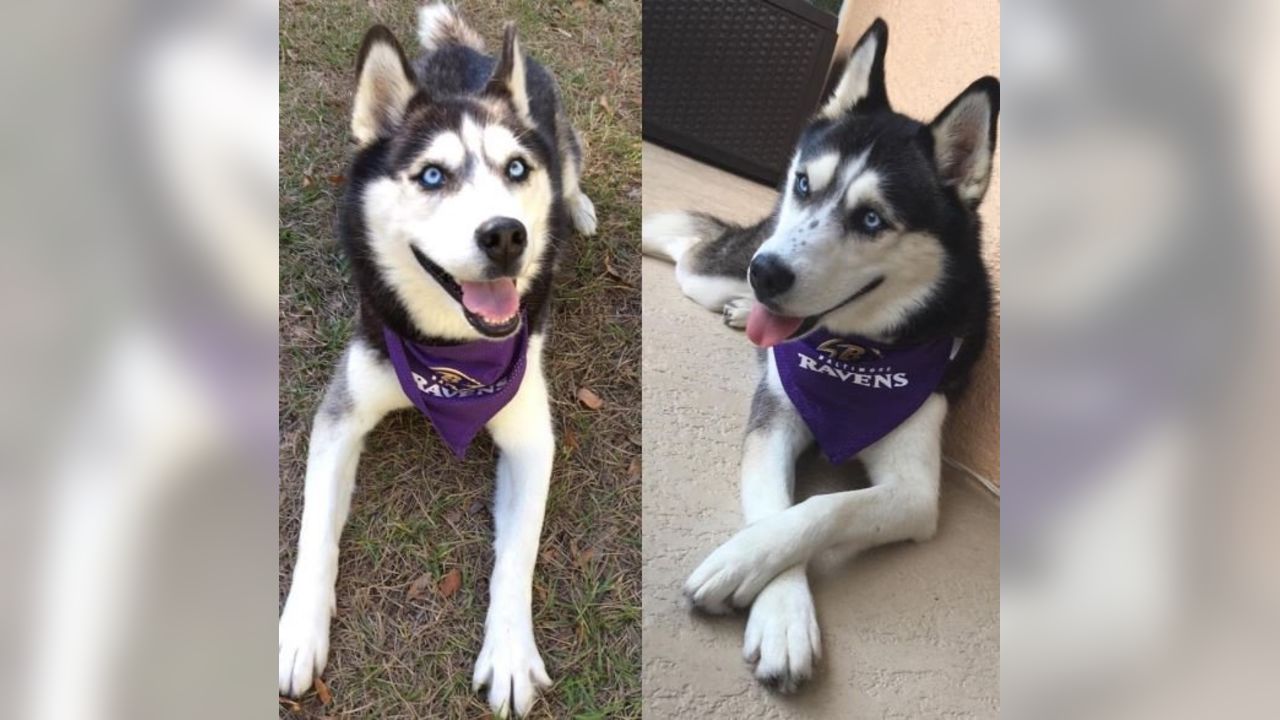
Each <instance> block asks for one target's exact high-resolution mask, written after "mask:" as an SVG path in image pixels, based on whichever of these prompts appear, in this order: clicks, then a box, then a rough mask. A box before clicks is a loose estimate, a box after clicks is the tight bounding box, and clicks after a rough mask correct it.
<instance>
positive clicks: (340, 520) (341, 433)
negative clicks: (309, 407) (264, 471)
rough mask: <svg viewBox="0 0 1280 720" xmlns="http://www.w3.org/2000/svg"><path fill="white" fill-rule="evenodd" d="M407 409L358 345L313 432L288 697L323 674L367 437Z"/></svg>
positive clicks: (284, 663) (282, 668)
mask: <svg viewBox="0 0 1280 720" xmlns="http://www.w3.org/2000/svg"><path fill="white" fill-rule="evenodd" d="M408 404H409V399H408V398H407V397H405V394H404V393H403V392H402V391H401V389H400V385H399V383H398V382H397V381H396V377H395V372H394V371H393V370H392V369H391V365H390V364H389V363H387V362H386V360H385V359H383V358H380V357H378V356H376V355H375V354H374V353H373V351H371V350H370V349H369V347H368V346H367V345H365V344H364V343H363V342H362V341H359V340H357V341H355V342H353V343H352V344H351V345H350V346H349V347H348V348H347V351H346V352H345V353H344V354H343V356H342V360H341V361H339V363H338V367H337V368H336V369H335V370H334V374H333V379H332V380H331V381H330V383H329V387H328V389H327V390H326V391H325V396H324V400H323V401H322V402H321V403H320V408H319V409H318V410H317V411H316V416H315V420H314V421H313V423H312V427H311V441H310V446H309V448H308V454H307V477H306V486H305V488H304V490H303V509H302V529H301V530H300V532H299V533H298V557H297V561H296V562H295V563H294V567H293V584H292V585H291V586H290V588H289V597H288V599H287V600H286V601H285V604H284V612H283V613H281V615H280V634H279V638H278V640H279V665H278V673H279V689H280V694H282V695H292V696H294V697H298V696H300V695H302V693H304V692H306V691H307V690H308V689H309V688H310V687H311V684H312V682H313V681H314V680H315V678H317V677H319V676H320V673H322V672H324V666H325V662H326V661H327V660H328V656H329V618H330V617H331V616H332V615H333V613H334V612H335V611H336V603H335V600H334V583H335V582H336V581H337V579H338V538H339V536H340V535H341V534H342V526H343V525H345V524H346V522H347V513H348V511H349V510H350V509H351V493H352V491H353V490H354V489H355V483H356V464H357V462H358V461H359V459H360V450H361V448H362V446H363V443H364V436H365V434H367V433H368V432H369V431H370V430H372V429H373V426H375V425H377V424H378V421H379V420H381V419H382V417H383V416H384V415H386V414H387V413H388V412H390V411H391V410H394V409H396V408H400V407H405V406H407V405H408Z"/></svg>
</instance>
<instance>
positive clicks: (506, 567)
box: [278, 335, 555, 717]
mask: <svg viewBox="0 0 1280 720" xmlns="http://www.w3.org/2000/svg"><path fill="white" fill-rule="evenodd" d="M542 348H543V337H542V336H541V335H533V336H532V337H530V339H529V351H528V352H529V354H528V366H527V368H526V370H525V376H524V380H523V381H522V383H521V385H520V389H519V391H518V392H517V393H516V395H515V397H514V398H512V400H511V402H510V403H509V404H508V405H507V406H506V407H505V408H503V409H502V411H500V412H499V413H498V414H497V415H496V416H494V418H493V420H491V421H490V422H489V424H488V425H487V428H488V430H489V432H490V434H491V435H492V436H493V440H494V444H495V445H496V446H497V447H498V450H499V453H500V454H499V458H498V468H497V479H496V483H495V485H496V487H495V491H494V529H495V538H494V551H495V560H494V569H493V576H492V578H491V580H490V583H489V594H490V603H489V612H488V617H487V619H486V621H485V641H484V645H483V648H482V649H481V651H480V654H479V657H478V659H477V661H476V666H475V674H474V676H473V681H474V683H475V685H476V687H477V688H478V687H480V686H482V685H487V686H488V687H489V694H488V701H489V705H490V707H491V708H492V709H493V711H494V713H495V714H496V715H498V716H499V717H506V716H507V715H508V714H510V713H511V712H513V711H514V712H515V714H517V715H524V714H526V713H528V711H529V709H530V707H532V705H533V701H534V699H535V697H536V696H537V693H538V691H539V689H540V688H545V687H548V686H549V685H550V684H551V680H550V678H548V677H547V673H546V669H545V667H544V666H543V662H542V658H541V656H540V655H539V653H538V647H537V644H536V642H535V640H534V635H533V615H532V610H531V607H530V603H531V598H532V583H533V569H534V565H535V563H536V561H537V556H538V541H539V538H540V536H541V533H542V520H543V514H544V511H545V507H546V499H547V493H548V489H549V487H550V480H551V468H552V461H553V459H554V457H555V437H554V434H553V430H552V423H551V407H550V402H549V400H548V397H547V387H546V380H545V378H544V376H543V371H542ZM338 372H341V373H343V374H344V377H345V381H346V388H347V392H346V395H347V397H348V401H349V405H347V406H345V409H343V408H344V406H341V405H339V406H337V407H338V408H339V409H340V410H341V411H340V412H335V411H334V406H332V405H329V404H325V405H322V407H321V409H320V410H319V411H318V412H317V413H316V418H315V424H314V427H313V429H312V434H311V446H310V448H309V455H308V458H307V476H306V488H305V493H304V501H305V504H304V508H303V513H302V529H301V532H300V533H299V537H298V558H297V563H296V565H295V567H294V571H293V583H292V586H291V587H290V590H289V597H288V599H287V600H286V602H285V608H284V612H283V614H282V615H281V617H280V636H279V665H278V672H279V678H278V686H279V691H280V693H281V694H284V695H290V696H294V697H297V696H300V695H302V694H303V693H304V692H306V691H307V689H309V688H310V687H311V685H312V684H313V683H314V681H315V678H316V677H319V675H320V674H321V673H322V672H324V667H325V663H326V660H327V657H328V651H329V621H330V618H331V616H332V614H333V613H334V612H335V611H336V605H335V601H334V583H335V582H336V580H337V574H338V539H339V536H340V535H341V533H342V528H343V525H345V523H346V520H347V514H348V512H349V511H350V508H351V494H352V491H353V490H354V488H355V474H356V466H357V463H358V461H359V457H360V451H361V448H362V445H363V440H364V436H365V435H366V434H367V433H368V432H369V430H371V429H373V427H374V426H375V425H377V423H378V421H379V420H381V419H382V417H383V416H384V415H386V413H388V412H390V411H392V410H396V409H400V408H405V407H409V406H410V402H409V399H408V398H407V397H406V396H405V394H404V392H403V391H402V390H401V388H400V385H399V382H398V381H397V379H396V377H395V371H394V370H393V369H392V368H391V365H390V364H389V363H387V362H386V361H385V360H383V359H381V358H379V357H378V356H377V355H375V354H374V353H373V351H371V350H370V349H369V348H368V347H367V346H366V345H364V343H363V342H362V341H359V340H357V341H355V342H353V343H352V345H351V346H350V347H349V348H348V350H347V352H346V354H345V355H344V356H343V360H342V362H341V364H340V366H339V370H338Z"/></svg>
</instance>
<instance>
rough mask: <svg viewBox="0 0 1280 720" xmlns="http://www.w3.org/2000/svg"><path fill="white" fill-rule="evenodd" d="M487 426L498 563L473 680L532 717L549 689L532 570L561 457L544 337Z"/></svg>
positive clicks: (501, 707)
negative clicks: (537, 636)
mask: <svg viewBox="0 0 1280 720" xmlns="http://www.w3.org/2000/svg"><path fill="white" fill-rule="evenodd" d="M488 429H489V432H490V434H491V435H492V436H493V442H494V444H495V445H497V446H498V450H499V452H500V455H499V457H498V473H497V481H496V488H495V490H494V500H493V524H494V562H493V575H492V576H491V578H490V581H489V614H488V616H487V618H486V620H485V637H484V646H483V648H482V649H481V651H480V655H479V657H478V658H477V660H476V665H475V672H474V673H473V675H472V684H473V686H474V687H475V688H476V689H479V688H480V687H481V686H486V685H487V686H488V688H489V694H488V700H489V706H490V707H491V708H492V709H493V711H494V713H495V714H497V715H498V716H499V717H506V715H507V714H508V713H509V712H511V711H512V710H514V711H515V713H516V714H517V715H525V714H527V713H528V712H529V709H530V708H531V707H532V706H533V701H534V699H535V698H536V697H537V694H538V692H539V690H540V689H542V688H546V687H550V685H551V679H550V678H549V677H548V676H547V671H546V668H545V667H544V665H543V662H542V657H541V655H539V653H538V646H537V643H536V642H535V640H534V636H533V614H532V609H531V607H530V603H531V601H532V595H533V569H534V565H535V564H536V562H537V559H538V540H539V538H540V536H541V534H542V520H543V514H544V511H545V510H546V502H547V493H548V490H549V488H550V484H551V467H552V461H553V459H554V457H555V436H554V434H553V431H552V423H551V405H550V402H549V401H548V398H547V387H546V381H545V379H544V378H543V374H542V336H540V335H535V336H533V337H532V338H530V340H529V366H528V369H527V370H526V373H525V378H524V382H523V383H521V385H520V390H519V392H517V393H516V396H515V397H514V398H513V399H512V400H511V403H510V404H508V405H507V406H506V407H505V408H503V409H502V412H500V413H498V414H497V415H496V416H495V417H494V418H493V420H492V421H490V422H489V425H488Z"/></svg>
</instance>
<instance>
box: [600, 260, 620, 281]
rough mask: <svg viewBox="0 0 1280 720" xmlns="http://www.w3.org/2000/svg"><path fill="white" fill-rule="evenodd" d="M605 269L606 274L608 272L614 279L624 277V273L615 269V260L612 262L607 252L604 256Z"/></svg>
mask: <svg viewBox="0 0 1280 720" xmlns="http://www.w3.org/2000/svg"><path fill="white" fill-rule="evenodd" d="M604 271H605V274H607V275H608V276H609V277H611V278H613V279H614V280H621V279H622V273H620V272H618V271H617V270H615V269H614V267H613V262H611V259H610V257H609V255H608V253H606V254H605V256H604Z"/></svg>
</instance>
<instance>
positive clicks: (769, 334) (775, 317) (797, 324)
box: [747, 275, 884, 348]
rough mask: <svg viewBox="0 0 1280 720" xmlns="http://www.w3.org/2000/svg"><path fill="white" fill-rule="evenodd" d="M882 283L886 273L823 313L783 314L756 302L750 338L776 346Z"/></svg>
mask: <svg viewBox="0 0 1280 720" xmlns="http://www.w3.org/2000/svg"><path fill="white" fill-rule="evenodd" d="M883 282H884V276H883V275H881V276H877V277H876V278H875V279H873V280H872V281H871V282H869V283H867V284H866V285H863V286H862V288H860V289H859V290H858V291H857V292H855V293H854V294H852V295H850V296H849V297H847V298H845V299H844V300H841V301H840V302H838V303H836V304H835V305H833V306H831V307H829V308H827V309H826V310H823V311H822V312H820V313H816V314H813V315H808V316H805V317H795V316H792V315H783V314H781V313H777V312H774V311H773V310H771V309H770V308H769V307H767V306H766V305H765V303H762V302H756V304H755V305H753V306H752V308H751V315H749V316H748V317H747V338H748V339H749V340H751V342H753V343H755V344H756V345H758V346H760V347H763V348H767V347H773V346H774V345H777V344H778V343H781V342H786V341H787V340H793V339H795V338H798V337H800V336H801V335H804V334H805V333H807V332H809V331H810V330H812V329H813V328H814V327H815V326H817V324H818V321H819V320H821V319H822V317H823V316H824V315H829V314H831V313H833V312H835V311H837V310H839V309H840V308H843V307H844V306H846V305H848V304H850V303H852V302H853V301H855V300H858V299H859V298H861V297H863V296H864V295H866V294H867V293H869V292H871V291H872V290H875V289H876V288H878V287H880V284H881V283H883Z"/></svg>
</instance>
